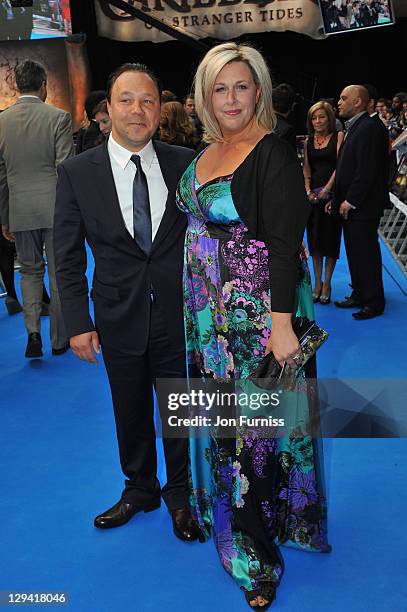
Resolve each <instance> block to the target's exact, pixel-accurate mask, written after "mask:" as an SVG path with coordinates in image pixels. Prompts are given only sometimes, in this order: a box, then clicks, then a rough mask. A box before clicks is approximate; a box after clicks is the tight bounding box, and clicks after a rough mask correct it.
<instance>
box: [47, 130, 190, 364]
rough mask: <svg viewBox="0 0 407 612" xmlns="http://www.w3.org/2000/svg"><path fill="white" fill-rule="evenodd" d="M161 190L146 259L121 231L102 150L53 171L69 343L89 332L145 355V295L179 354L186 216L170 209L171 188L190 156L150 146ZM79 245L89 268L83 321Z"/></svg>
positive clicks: (57, 249)
mask: <svg viewBox="0 0 407 612" xmlns="http://www.w3.org/2000/svg"><path fill="white" fill-rule="evenodd" d="M154 148H155V150H156V153H157V157H158V161H159V164H160V167H161V171H162V174H163V177H164V181H165V183H166V185H167V188H168V198H167V202H166V208H165V213H164V216H163V218H162V221H161V224H160V226H159V228H158V231H157V234H156V236H155V239H154V241H153V246H152V250H151V254H150V256H147V255H146V254H145V253H144V252H143V251H142V250H141V249H140V248H139V247H138V245H137V244H136V242H135V240H134V239H133V238H132V236H131V235H130V234H129V232H128V231H127V229H126V226H125V223H124V220H123V217H122V214H121V209H120V205H119V200H118V197H117V193H116V187H115V183H114V179H113V173H112V169H111V165H110V158H109V154H108V150H107V146H106V145H105V144H103V145H101V146H99V147H96V148H94V149H91V150H89V151H86V152H85V153H83V154H81V155H79V156H77V157H73V158H71V159H69V160H67V161H66V162H64V163H62V164H61V165H60V166H59V167H58V185H57V198H56V206H55V222H54V245H55V263H56V276H57V283H58V289H59V293H60V296H61V302H62V312H63V316H64V321H65V325H66V330H67V335H68V337H72V336H75V335H78V334H82V333H85V332H89V331H92V330H94V329H95V327H96V330H97V332H98V334H99V337H100V341H101V343H102V345H105V346H110V347H112V348H114V349H116V350H118V351H121V352H124V353H126V354H132V355H141V354H143V353H144V352H145V350H146V348H147V342H148V334H149V320H150V308H151V288H152V289H153V292H154V295H155V296H156V298H157V300H158V302H159V304H160V305H161V308H162V311H163V316H164V318H165V320H166V323H167V326H166V327H167V331H168V334H169V336H170V338H171V340H172V342H173V345H174V348H182V347H183V346H184V323H183V308H182V266H183V243H184V234H185V228H186V216H185V215H184V214H183V213H182V212H181V211H180V210H179V209H178V208H177V207H176V204H175V192H176V187H177V183H178V181H179V179H180V177H181V175H182V173H183V172H184V170H185V169H186V167H187V166H188V164H189V163H190V162H191V160H192V159H193V157H194V155H195V153H194V152H193V151H191V150H189V149H185V148H183V147H177V146H171V145H167V144H165V143H162V142H158V141H154ZM85 238H86V240H87V242H88V243H89V246H90V248H91V250H92V253H93V257H94V260H95V271H94V277H93V301H94V309H95V326H94V324H93V321H92V319H91V317H90V314H89V299H88V283H87V280H86V276H85V271H86V250H85Z"/></svg>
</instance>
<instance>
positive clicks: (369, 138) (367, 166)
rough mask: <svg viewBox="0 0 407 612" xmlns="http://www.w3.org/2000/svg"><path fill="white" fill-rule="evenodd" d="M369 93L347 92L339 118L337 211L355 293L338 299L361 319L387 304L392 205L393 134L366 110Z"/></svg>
mask: <svg viewBox="0 0 407 612" xmlns="http://www.w3.org/2000/svg"><path fill="white" fill-rule="evenodd" d="M368 102H369V94H368V91H367V90H366V88H365V87H363V86H361V85H349V86H348V87H345V89H344V90H343V91H342V93H341V96H340V99H339V102H338V108H339V116H340V117H341V119H343V120H345V121H346V123H345V128H346V135H345V139H344V142H343V145H342V147H341V149H340V152H339V156H338V164H337V168H336V177H335V196H334V202H333V207H332V209H333V212H337V213H339V215H340V216H341V217H342V219H343V231H344V240H345V248H346V254H347V258H348V264H349V271H350V275H351V280H352V288H353V292H352V295H351V296H350V297H347V298H345V299H344V300H342V301H338V302H335V305H336V306H338V307H339V308H360V310H359V311H357V312H354V313H353V315H352V316H353V317H354V318H355V319H357V320H364V319H371V318H372V317H376V316H378V315H381V314H382V313H383V311H384V307H385V298H384V291H383V281H382V258H381V252H380V245H379V240H378V235H377V229H378V226H379V221H380V217H381V216H382V214H383V210H384V208H386V207H388V205H389V193H388V189H387V182H388V159H389V156H388V146H389V144H388V135H387V131H386V129H385V127H384V126H383V125H382V124H381V122H379V121H377V120H375V118H371V117H370V116H369V113H368V112H367V107H368Z"/></svg>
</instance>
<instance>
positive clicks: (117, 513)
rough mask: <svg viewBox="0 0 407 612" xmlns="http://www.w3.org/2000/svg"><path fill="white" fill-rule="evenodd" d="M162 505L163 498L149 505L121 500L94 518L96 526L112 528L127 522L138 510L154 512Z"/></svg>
mask: <svg viewBox="0 0 407 612" xmlns="http://www.w3.org/2000/svg"><path fill="white" fill-rule="evenodd" d="M160 505H161V500H160V499H159V500H157V501H156V502H153V503H151V504H149V505H147V506H140V505H136V504H127V503H126V502H124V501H122V500H120V501H118V502H117V504H115V505H114V506H113V507H112V508H109V510H106V512H103V513H102V514H99V516H97V517H96V518H95V520H94V525H95V527H98V528H99V529H111V528H112V527H120V526H121V525H124V524H125V523H127V522H128V521H129V520H130V519H131V517H132V516H134V515H135V514H137V512H152V511H153V510H157V508H159V507H160Z"/></svg>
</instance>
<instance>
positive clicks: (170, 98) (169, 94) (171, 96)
mask: <svg viewBox="0 0 407 612" xmlns="http://www.w3.org/2000/svg"><path fill="white" fill-rule="evenodd" d="M161 101H162V102H163V104H164V102H177V96H176V95H175V93H174V92H173V91H170V90H169V89H163V90H162V92H161Z"/></svg>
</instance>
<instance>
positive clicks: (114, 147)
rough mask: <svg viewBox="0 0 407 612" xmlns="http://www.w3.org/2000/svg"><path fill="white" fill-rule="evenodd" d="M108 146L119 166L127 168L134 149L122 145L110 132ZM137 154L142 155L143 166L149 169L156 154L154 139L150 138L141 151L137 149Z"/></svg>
mask: <svg viewBox="0 0 407 612" xmlns="http://www.w3.org/2000/svg"><path fill="white" fill-rule="evenodd" d="M107 148H108V151H109V154H110V155H111V156H112V157H113V158H114V160H115V161H116V162H117V163H118V164H119V166H120V167H121V168H122V169H123V170H124V169H125V168H126V166H127V164H128V163H129V161H130V158H131V156H132V155H134V153H132V151H129V150H128V149H125V148H124V147H122V145H120V144H119V143H118V142H117V141H116V140H115V139H114V138H113V136H112V134H110V136H109V140H108V143H107ZM135 154H136V155H139V156H140V157H141V160H142V162H143V166H144V167H145V168H146V169H149V168H150V166H151V164H152V162H153V159H154V156H155V150H154V146H153V141H152V140H149V141H148V143H147V144H146V145H145V146H144V147H143V148H142V149H141V150H140V151H137V152H136V153H135Z"/></svg>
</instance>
